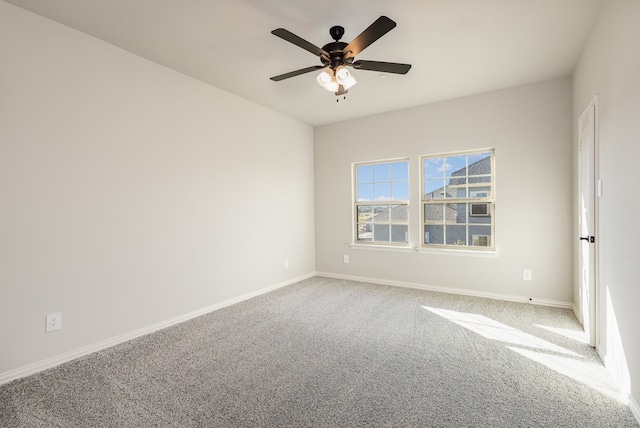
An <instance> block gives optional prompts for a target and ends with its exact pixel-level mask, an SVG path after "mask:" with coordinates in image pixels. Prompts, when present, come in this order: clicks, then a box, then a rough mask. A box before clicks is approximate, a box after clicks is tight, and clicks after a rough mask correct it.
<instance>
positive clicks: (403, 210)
mask: <svg viewBox="0 0 640 428" xmlns="http://www.w3.org/2000/svg"><path fill="white" fill-rule="evenodd" d="M407 208H408V207H407V206H406V205H391V209H390V210H389V214H390V220H391V223H409V215H408V214H409V213H408V210H407Z"/></svg>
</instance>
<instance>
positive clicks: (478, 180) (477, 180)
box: [469, 175, 491, 187]
mask: <svg viewBox="0 0 640 428" xmlns="http://www.w3.org/2000/svg"><path fill="white" fill-rule="evenodd" d="M483 183H488V184H491V176H487V175H478V176H472V177H469V184H470V185H471V186H472V187H476V185H478V184H483Z"/></svg>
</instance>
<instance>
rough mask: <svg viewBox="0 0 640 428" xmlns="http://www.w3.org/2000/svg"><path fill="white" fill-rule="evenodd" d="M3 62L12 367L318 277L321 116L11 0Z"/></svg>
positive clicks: (0, 130) (3, 258) (7, 340)
mask: <svg viewBox="0 0 640 428" xmlns="http://www.w3.org/2000/svg"><path fill="white" fill-rule="evenodd" d="M0 57H1V58H2V60H0V204H1V208H0V293H1V294H0V374H1V373H3V372H7V371H9V370H14V369H16V368H19V367H22V366H25V365H28V364H32V363H35V362H38V361H41V360H44V359H47V358H51V357H55V356H56V355H60V354H63V353H65V352H69V351H73V350H74V349H77V348H80V347H84V346H87V345H91V344H93V343H95V342H98V341H101V340H104V339H106V338H110V337H113V336H117V335H121V334H123V333H127V332H130V331H133V330H136V329H138V328H141V327H145V326H148V325H151V324H154V323H158V322H161V321H164V320H167V319H170V318H172V317H175V316H178V315H182V314H185V313H189V312H191V311H194V310H197V309H199V308H204V307H207V306H209V305H213V304H215V303H217V302H221V301H224V300H226V299H230V298H234V297H237V296H240V295H243V294H246V293H251V292H254V291H256V290H258V289H261V288H265V287H268V286H272V285H274V284H278V283H282V282H286V281H287V280H290V279H293V278H296V277H300V276H304V275H308V274H311V273H313V272H314V269H315V256H314V211H313V203H314V199H313V190H314V189H313V130H312V128H311V127H310V126H308V125H305V124H302V123H301V122H298V121H295V120H293V119H291V118H288V117H285V116H282V115H280V114H277V113H275V112H273V111H270V110H267V109H265V108H263V107H260V106H257V105H255V104H252V103H249V102H247V101H245V100H243V99H240V98H238V97H236V96H232V95H230V94H228V93H226V92H223V91H221V90H218V89H216V88H213V87H211V86H208V85H206V84H204V83H202V82H199V81H197V80H194V79H192V78H188V77H186V76H184V75H181V74H179V73H177V72H175V71H172V70H169V69H167V68H164V67H161V66H159V65H157V64H154V63H151V62H149V61H147V60H144V59H142V58H140V57H137V56H135V55H133V54H131V53H129V52H126V51H123V50H121V49H118V48H115V47H114V46H112V45H109V44H106V43H104V42H101V41H99V40H97V39H94V38H92V37H90V36H87V35H85V34H82V33H80V32H77V31H75V30H71V29H69V28H67V27H64V26H62V25H59V24H57V23H54V22H52V21H49V20H46V19H44V18H42V17H39V16H37V15H34V14H32V13H29V12H26V11H24V10H22V9H19V8H17V7H15V6H12V5H9V4H7V3H5V2H0ZM215 60H216V59H215V58H211V61H215ZM285 258H287V259H288V260H289V268H288V269H284V267H283V261H284V259H285ZM49 312H61V313H62V316H63V318H64V327H63V328H62V330H59V331H56V332H54V333H45V314H46V313H49Z"/></svg>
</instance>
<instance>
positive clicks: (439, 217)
mask: <svg viewBox="0 0 640 428" xmlns="http://www.w3.org/2000/svg"><path fill="white" fill-rule="evenodd" d="M443 213H444V207H443V206H442V205H440V204H438V205H433V204H425V205H424V222H425V223H438V224H442V222H443V220H444V214H443Z"/></svg>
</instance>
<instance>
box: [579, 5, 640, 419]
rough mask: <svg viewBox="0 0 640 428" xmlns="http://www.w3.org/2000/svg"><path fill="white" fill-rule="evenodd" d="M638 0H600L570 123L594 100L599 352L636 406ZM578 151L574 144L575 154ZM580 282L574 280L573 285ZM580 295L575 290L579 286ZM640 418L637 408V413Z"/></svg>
mask: <svg viewBox="0 0 640 428" xmlns="http://www.w3.org/2000/svg"><path fill="white" fill-rule="evenodd" d="M638 23H640V2H638V1H636V0H605V2H604V3H603V6H602V9H601V11H600V14H599V16H598V20H597V22H596V25H595V27H594V29H593V32H592V34H591V36H590V39H589V42H588V44H587V46H586V47H585V50H584V52H583V54H582V56H581V59H580V62H579V64H578V66H577V68H576V71H575V74H574V81H573V94H574V95H573V106H574V126H575V131H574V132H575V134H574V136H575V138H576V144H575V145H576V147H577V125H575V124H576V123H577V118H578V117H579V115H580V114H581V113H582V112H583V111H584V109H585V108H586V107H587V105H588V104H589V102H590V101H591V99H592V98H593V97H594V96H595V95H596V94H597V95H598V98H599V127H600V130H599V145H600V152H599V153H600V168H599V173H600V178H601V179H602V182H603V195H602V197H601V198H600V199H599V219H598V225H599V236H597V237H596V238H597V240H598V241H599V256H600V257H599V265H598V266H599V272H598V274H599V287H600V290H601V293H600V300H599V303H600V317H599V319H598V324H599V327H600V333H601V336H600V340H599V344H598V351H599V352H600V354H601V356H603V359H604V361H605V363H606V364H607V366H608V367H609V368H610V369H611V370H612V371H613V372H614V375H615V377H616V380H617V381H618V382H619V383H620V385H621V387H622V389H623V390H627V392H629V390H630V392H631V394H632V399H633V400H634V401H635V409H636V412H640V407H638V403H640V335H639V334H638V326H640V310H638V303H639V302H640V281H639V279H638V264H639V263H640V247H639V246H638V237H639V236H640V222H639V221H638V218H639V217H638V213H640V202H639V201H640V199H639V198H638V184H640V168H639V167H638V160H639V159H640V50H639V49H638V40H640V25H638ZM575 156H577V150H576V153H575ZM576 287H577V284H576ZM576 296H577V288H576ZM636 416H637V417H638V418H639V419H640V413H637V415H636Z"/></svg>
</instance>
